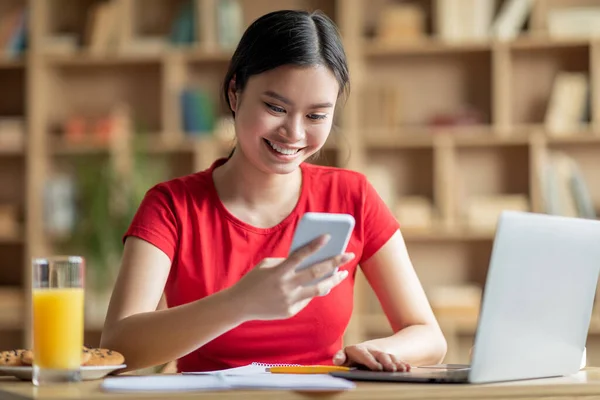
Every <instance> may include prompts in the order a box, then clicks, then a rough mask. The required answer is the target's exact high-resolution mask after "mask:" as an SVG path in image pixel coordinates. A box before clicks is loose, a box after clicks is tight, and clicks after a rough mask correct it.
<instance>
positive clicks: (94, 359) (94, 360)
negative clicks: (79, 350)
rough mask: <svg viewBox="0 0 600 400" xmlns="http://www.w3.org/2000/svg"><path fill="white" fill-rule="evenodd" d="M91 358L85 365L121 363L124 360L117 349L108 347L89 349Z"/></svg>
mask: <svg viewBox="0 0 600 400" xmlns="http://www.w3.org/2000/svg"><path fill="white" fill-rule="evenodd" d="M89 352H90V354H91V358H90V359H89V361H87V362H86V363H85V364H83V365H85V366H88V367H89V366H105V365H121V364H123V362H124V361H125V357H123V355H122V354H121V353H119V352H117V351H114V350H108V349H90V350H89Z"/></svg>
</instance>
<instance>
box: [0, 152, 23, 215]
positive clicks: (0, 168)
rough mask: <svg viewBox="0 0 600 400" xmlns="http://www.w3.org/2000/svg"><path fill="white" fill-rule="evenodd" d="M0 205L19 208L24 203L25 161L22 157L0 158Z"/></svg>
mask: <svg viewBox="0 0 600 400" xmlns="http://www.w3.org/2000/svg"><path fill="white" fill-rule="evenodd" d="M0 183H1V184H0V204H2V203H10V204H16V205H19V206H21V205H22V204H23V203H24V202H25V160H24V158H23V157H20V156H15V157H6V156H2V157H0Z"/></svg>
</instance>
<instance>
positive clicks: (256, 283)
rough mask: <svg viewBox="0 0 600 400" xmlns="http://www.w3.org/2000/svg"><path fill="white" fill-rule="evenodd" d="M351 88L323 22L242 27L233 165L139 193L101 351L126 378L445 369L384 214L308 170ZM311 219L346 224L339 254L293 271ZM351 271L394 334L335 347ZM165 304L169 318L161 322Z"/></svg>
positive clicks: (371, 196)
mask: <svg viewBox="0 0 600 400" xmlns="http://www.w3.org/2000/svg"><path fill="white" fill-rule="evenodd" d="M348 79H349V74H348V67H347V65H346V58H345V53H344V50H343V47H342V43H341V40H340V37H339V34H338V32H337V30H336V27H335V25H334V24H333V23H332V22H331V21H330V20H329V19H328V18H327V17H326V16H325V15H323V14H321V13H308V12H302V11H278V12H273V13H270V14H267V15H265V16H263V17H261V18H259V19H258V20H256V21H255V22H254V23H253V24H252V25H251V26H250V27H249V28H248V29H247V31H246V32H245V33H244V35H243V37H242V39H241V41H240V43H239V46H238V48H237V50H236V51H235V53H234V55H233V58H232V60H231V64H230V67H229V71H228V72H227V75H226V77H225V81H224V95H225V99H226V101H227V104H228V105H229V108H230V109H231V112H232V114H233V117H234V121H235V131H236V137H237V144H236V147H235V149H234V151H233V153H232V154H231V155H230V157H229V158H227V159H219V160H216V161H215V162H214V163H213V164H212V166H211V167H210V168H208V169H207V170H204V171H200V172H197V173H194V174H191V175H188V176H184V177H181V178H177V179H173V180H170V181H168V182H163V183H160V184H158V185H156V186H155V187H153V188H152V189H150V190H149V191H148V193H147V195H146V197H145V199H144V200H143V202H142V204H141V205H140V207H139V210H138V212H137V214H136V216H135V218H134V220H133V221H132V223H131V226H130V228H129V230H128V231H127V232H126V233H125V236H124V240H125V245H124V246H125V247H124V254H123V260H122V265H121V269H120V273H119V276H118V279H117V282H116V285H115V288H114V293H113V295H112V299H111V302H110V307H109V312H108V315H107V318H106V323H105V326H104V332H103V334H102V343H101V345H102V346H103V347H106V348H111V349H114V350H117V351H119V352H122V353H123V354H124V355H125V357H126V360H127V364H128V369H138V368H143V367H148V366H153V365H159V364H162V363H166V362H169V361H171V360H178V363H177V365H178V369H179V371H204V370H217V369H224V368H229V367H235V366H241V365H246V364H249V363H251V362H264V363H293V364H330V365H331V364H337V365H356V364H359V365H362V366H365V367H367V368H370V369H373V370H389V371H396V370H407V369H409V368H410V366H411V365H422V364H432V363H437V362H440V361H441V360H442V359H443V357H444V355H445V352H446V342H445V340H444V337H443V335H442V333H441V331H440V328H439V326H438V324H437V322H436V319H435V317H434V315H433V313H432V311H431V308H430V306H429V304H428V301H427V299H426V296H425V294H424V292H423V290H422V287H421V284H420V282H419V280H418V278H417V276H416V274H415V271H414V269H413V266H412V265H411V261H410V259H409V256H408V254H407V250H406V247H405V244H404V241H403V239H402V235H401V233H400V230H399V225H398V223H397V221H396V219H395V218H394V216H393V215H392V214H391V213H390V211H389V210H388V208H386V206H385V205H384V203H383V202H382V200H381V199H380V198H379V197H378V196H377V194H376V192H375V190H374V189H373V187H372V186H371V185H370V184H369V182H368V181H367V180H366V179H365V177H364V176H363V175H362V174H360V173H357V172H354V171H349V170H345V169H341V168H331V167H321V166H315V165H312V164H310V163H307V162H305V161H306V160H307V159H308V158H309V157H311V156H313V155H314V154H315V153H317V152H318V151H319V150H320V149H321V148H322V146H323V145H324V143H325V141H326V139H327V137H328V135H329V134H330V130H331V127H332V121H333V117H334V110H335V108H336V105H337V103H338V99H339V98H340V97H342V95H343V94H344V92H345V91H346V89H347V86H348ZM308 211H319V212H332V213H349V214H352V215H353V216H354V217H355V219H356V226H355V229H354V232H353V235H352V238H351V240H350V242H349V246H348V253H347V254H344V255H343V256H340V257H336V258H334V259H331V260H327V261H325V262H323V263H320V264H318V265H314V266H312V267H311V268H309V269H307V270H305V271H303V272H299V273H296V272H294V267H295V266H296V265H297V264H298V263H299V262H300V261H301V260H303V259H304V258H305V257H307V256H309V255H310V254H312V253H313V252H315V251H317V249H318V248H319V247H320V246H322V245H323V243H324V241H325V240H326V238H319V239H317V240H315V241H314V242H313V243H310V244H309V245H307V246H305V247H304V248H302V249H300V250H298V251H297V252H295V253H294V254H291V255H289V257H287V256H288V254H287V253H288V249H289V246H290V244H291V239H292V235H293V233H294V228H295V226H296V223H297V222H298V220H299V219H300V217H301V216H302V215H303V214H304V213H305V212H308ZM285 257H287V258H285ZM358 265H360V267H361V268H362V270H363V271H364V274H365V275H366V277H367V279H368V281H369V282H370V284H371V286H372V287H373V289H374V291H375V293H376V294H377V296H378V298H379V299H380V301H381V304H382V307H383V310H384V311H385V313H386V314H387V316H388V318H389V320H390V323H391V325H392V327H393V329H394V332H395V334H394V335H392V336H390V337H386V338H381V339H377V340H370V341H367V342H364V343H360V344H353V345H349V346H347V347H344V345H343V342H342V338H343V334H344V331H345V329H346V327H347V324H348V322H349V319H350V316H351V313H352V307H353V301H352V300H353V287H354V279H355V273H356V270H357V267H358ZM338 267H339V272H337V273H335V274H334V275H333V276H332V277H330V278H328V279H326V280H324V281H322V282H321V283H319V284H317V285H311V286H306V285H305V284H306V283H308V282H311V281H313V280H314V279H315V278H316V277H320V276H323V275H325V274H328V273H329V272H331V271H332V270H334V269H335V268H338ZM163 292H164V294H165V296H166V301H167V304H168V308H167V309H163V310H157V305H158V304H159V301H160V300H161V296H162V294H163Z"/></svg>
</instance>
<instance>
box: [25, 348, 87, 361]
mask: <svg viewBox="0 0 600 400" xmlns="http://www.w3.org/2000/svg"><path fill="white" fill-rule="evenodd" d="M91 357H92V355H91V353H90V352H89V349H88V348H87V347H83V350H82V351H81V365H84V364H85V363H86V362H88V361H89V360H90V358H91ZM21 362H22V363H23V364H22V365H33V351H31V350H24V351H23V352H22V353H21Z"/></svg>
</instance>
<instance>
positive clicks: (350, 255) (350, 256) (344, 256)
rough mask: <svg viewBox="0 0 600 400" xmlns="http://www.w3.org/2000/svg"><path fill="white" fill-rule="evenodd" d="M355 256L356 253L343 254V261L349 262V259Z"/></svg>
mask: <svg viewBox="0 0 600 400" xmlns="http://www.w3.org/2000/svg"><path fill="white" fill-rule="evenodd" d="M353 258H354V253H346V254H344V255H343V256H342V259H341V262H342V263H347V262H348V261H350V260H352V259H353Z"/></svg>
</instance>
